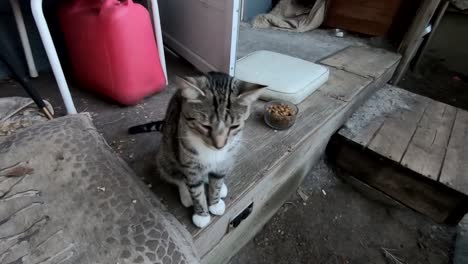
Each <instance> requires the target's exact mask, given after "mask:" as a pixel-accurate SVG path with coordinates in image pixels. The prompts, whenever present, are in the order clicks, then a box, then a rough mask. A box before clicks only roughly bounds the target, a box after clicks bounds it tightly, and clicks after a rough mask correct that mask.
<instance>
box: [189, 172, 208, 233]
mask: <svg viewBox="0 0 468 264" xmlns="http://www.w3.org/2000/svg"><path fill="white" fill-rule="evenodd" d="M186 184H187V189H188V190H189V193H190V196H191V197H192V202H193V215H192V221H193V224H194V225H196V226H197V227H199V228H203V227H206V226H207V225H208V224H209V223H210V221H211V216H210V213H209V212H208V204H207V202H206V195H205V184H204V182H203V179H202V178H201V177H187V179H186Z"/></svg>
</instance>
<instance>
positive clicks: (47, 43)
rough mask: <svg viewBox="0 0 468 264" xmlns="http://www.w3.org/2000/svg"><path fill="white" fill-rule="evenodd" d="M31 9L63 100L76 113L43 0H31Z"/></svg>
mask: <svg viewBox="0 0 468 264" xmlns="http://www.w3.org/2000/svg"><path fill="white" fill-rule="evenodd" d="M31 9H32V14H33V17H34V21H35V22H36V26H37V29H38V30H39V34H40V36H41V39H42V43H43V44H44V48H45V50H46V53H47V57H48V58H49V62H50V65H51V67H52V71H53V72H54V76H55V80H56V81H57V85H58V87H59V90H60V94H61V95H62V99H63V102H64V103H65V107H66V109H67V113H68V114H76V108H75V105H74V104H73V99H72V97H71V94H70V89H69V88H68V84H67V81H66V79H65V75H64V74H63V70H62V66H61V65H60V60H59V58H58V55H57V51H56V50H55V46H54V42H53V40H52V36H51V35H50V31H49V27H48V26H47V21H46V19H45V17H44V12H43V10H42V0H31Z"/></svg>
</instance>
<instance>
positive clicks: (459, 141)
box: [329, 87, 468, 223]
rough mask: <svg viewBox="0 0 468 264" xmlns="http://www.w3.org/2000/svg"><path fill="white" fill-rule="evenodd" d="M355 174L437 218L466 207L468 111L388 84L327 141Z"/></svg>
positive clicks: (457, 214)
mask: <svg viewBox="0 0 468 264" xmlns="http://www.w3.org/2000/svg"><path fill="white" fill-rule="evenodd" d="M329 153H330V157H331V159H332V160H333V161H334V162H336V164H337V166H338V167H340V168H341V169H343V170H345V171H347V172H348V173H350V174H351V175H353V177H356V178H358V179H360V180H361V181H364V182H365V183H367V184H369V185H371V186H373V187H375V188H377V189H378V190H380V191H382V192H384V193H386V194H388V195H390V196H391V197H393V198H395V199H397V200H398V201H400V202H402V203H403V204H405V205H407V206H409V207H411V208H413V209H415V210H417V211H419V212H422V213H424V214H426V215H428V216H430V217H431V218H433V219H434V220H436V221H438V222H449V223H455V222H457V221H458V220H459V219H460V218H461V217H462V216H463V214H464V213H466V212H467V210H468V112H467V111H464V110H462V109H457V108H455V107H453V106H450V105H447V104H443V103H440V102H437V101H434V100H432V99H429V98H426V97H423V96H419V95H416V94H412V93H410V92H407V91H405V90H402V89H399V88H396V87H389V88H386V89H382V90H380V91H378V92H377V93H376V94H375V95H374V96H373V97H372V98H371V99H370V100H369V101H368V102H366V104H365V105H363V106H362V107H361V108H360V109H359V110H358V111H357V112H356V113H355V114H354V115H353V116H352V117H351V119H350V120H348V121H347V123H346V124H345V126H344V128H342V129H341V130H339V131H338V133H337V134H336V135H335V136H334V137H333V140H332V142H331V144H330V146H329Z"/></svg>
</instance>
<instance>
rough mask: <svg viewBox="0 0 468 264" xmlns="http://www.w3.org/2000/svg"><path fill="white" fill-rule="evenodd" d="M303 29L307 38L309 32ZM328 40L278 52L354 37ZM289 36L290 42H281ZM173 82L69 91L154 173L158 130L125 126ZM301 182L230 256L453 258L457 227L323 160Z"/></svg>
mask: <svg viewBox="0 0 468 264" xmlns="http://www.w3.org/2000/svg"><path fill="white" fill-rule="evenodd" d="M250 33H252V32H250V31H249V33H248V34H250ZM322 33H323V32H322ZM325 33H326V32H325ZM252 34H253V33H252ZM281 34H283V33H281ZM288 34H290V33H288ZM241 36H242V35H241ZM303 37H304V41H305V42H307V41H310V40H311V39H308V38H307V37H306V36H303ZM328 37H329V36H328ZM328 37H327V36H325V37H324V41H323V43H325V42H326V41H325V39H326V38H328ZM312 39H313V38H312ZM319 40H320V38H319ZM331 40H333V41H332V42H333V43H329V44H327V45H329V46H326V45H325V46H324V49H322V52H320V53H314V54H312V53H310V52H311V51H308V50H302V51H300V52H299V50H297V49H296V48H294V47H292V46H289V47H290V48H289V49H287V50H285V52H283V53H286V54H288V53H289V54H290V55H295V56H298V57H302V58H304V59H310V60H313V61H315V60H317V59H319V57H325V56H328V55H329V54H331V53H333V52H334V51H337V50H339V49H341V48H344V47H346V46H347V45H351V44H352V43H353V42H349V43H344V44H343V42H340V41H341V40H339V41H338V40H337V41H335V39H331ZM241 41H242V39H241ZM319 42H320V41H319ZM334 42H336V43H334ZM248 43H250V44H248ZM248 43H244V44H245V45H244V46H243V45H242V44H240V46H239V48H240V49H241V50H239V54H238V55H242V54H243V53H244V54H246V53H249V52H250V51H253V50H255V49H261V48H264V47H265V46H262V45H264V44H261V42H255V41H254V42H248ZM252 43H253V44H252ZM255 43H257V44H255ZM287 43H293V42H292V41H288V42H284V45H286V44H287ZM249 45H250V46H249ZM257 45H258V46H257ZM287 45H289V44H287ZM287 45H286V46H283V48H284V47H288V46H287ZM291 45H292V44H291ZM311 45H312V44H311ZM314 45H315V44H314ZM317 45H322V44H317ZM277 51H282V50H277ZM296 52H299V53H296ZM328 53H329V54H328ZM327 54H328V55H327ZM168 65H169V72H170V74H171V76H173V74H174V73H177V74H182V75H183V74H187V73H191V72H193V69H192V68H191V67H190V66H189V65H188V64H187V63H185V62H183V61H181V60H178V59H177V58H175V57H172V56H168ZM33 82H34V84H35V85H36V87H37V88H38V90H39V91H40V92H41V94H42V95H43V96H44V97H45V98H46V99H48V100H49V101H50V102H51V103H52V104H53V105H54V107H55V109H56V111H57V113H58V115H61V114H63V113H64V108H63V105H62V103H61V100H60V96H59V93H58V89H57V87H56V85H55V82H54V80H53V77H52V76H51V75H50V74H47V73H46V74H41V77H40V78H38V79H37V80H34V81H33ZM174 89H175V88H174V87H173V86H172V85H170V86H169V87H168V89H167V90H166V91H165V92H163V93H161V94H159V95H155V96H152V97H150V98H148V99H145V100H144V101H143V102H142V103H140V104H138V105H137V106H133V107H120V106H117V105H115V104H113V103H110V102H107V101H105V100H102V99H99V98H98V97H96V96H94V95H93V94H91V93H89V92H86V91H82V90H80V89H76V88H72V94H73V96H74V98H75V103H76V105H77V108H78V111H80V112H81V111H88V112H91V113H92V114H93V117H94V122H95V125H96V127H97V128H98V130H99V132H100V133H102V134H103V136H104V137H105V138H106V140H107V141H108V142H109V144H110V145H111V146H112V147H113V148H114V149H115V151H116V152H117V153H118V154H119V155H121V157H122V158H123V159H124V160H125V161H126V162H128V163H129V164H130V166H131V167H132V168H133V169H134V170H135V171H136V173H137V174H138V175H140V176H141V178H143V179H144V178H148V177H151V175H152V169H153V159H154V154H155V153H156V148H157V146H158V144H159V139H160V135H159V134H157V133H153V134H143V135H135V136H129V135H127V133H126V131H127V128H128V127H129V126H132V125H135V124H139V123H144V122H147V121H150V120H158V119H161V118H163V116H164V112H165V107H166V103H167V101H168V99H169V98H170V96H171V94H172V92H173V91H174ZM14 95H23V96H24V95H25V94H24V92H23V91H22V90H21V89H19V88H18V87H15V85H14V83H12V82H9V81H4V82H1V83H0V97H2V96H14ZM300 190H301V191H300V193H301V195H295V196H294V197H291V198H290V200H289V201H288V202H287V203H286V204H285V205H284V206H283V207H282V208H281V209H280V210H279V211H278V213H277V214H276V215H275V216H274V218H273V219H272V220H271V221H270V222H269V223H268V224H267V225H266V226H265V228H264V230H263V231H262V232H261V233H259V234H258V235H257V236H256V237H255V239H254V240H253V241H251V242H250V243H249V244H248V245H247V246H246V247H245V248H244V249H242V250H241V251H240V252H239V253H238V254H237V255H236V256H235V257H234V258H233V259H232V263H233V264H237V263H239V264H240V263H243V264H249V263H255V264H262V263H359V264H362V263H397V262H392V260H390V258H391V257H392V256H394V257H396V258H399V259H400V260H401V261H402V263H434V264H436V263H450V259H451V256H452V251H453V241H454V234H455V228H453V227H447V226H443V225H438V224H435V223H433V222H431V221H430V220H428V219H427V218H425V217H423V216H421V215H419V214H417V213H415V212H413V211H411V210H409V209H407V208H403V207H400V206H398V205H396V204H394V203H393V202H392V201H389V200H386V199H383V198H381V197H379V196H378V195H377V194H375V193H374V192H372V191H369V190H366V189H365V188H364V189H362V188H361V189H356V188H355V187H352V185H350V184H348V183H344V182H343V181H341V180H340V179H339V178H338V177H337V174H336V173H335V172H334V171H333V170H332V169H331V168H329V167H328V166H327V165H326V164H325V163H324V162H321V163H319V164H318V165H317V166H316V168H315V170H314V172H313V173H312V174H311V175H309V176H308V177H307V178H306V180H305V181H304V183H303V184H302V185H301V187H300ZM385 250H386V251H385Z"/></svg>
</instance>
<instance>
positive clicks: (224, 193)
mask: <svg viewBox="0 0 468 264" xmlns="http://www.w3.org/2000/svg"><path fill="white" fill-rule="evenodd" d="M227 194H228V189H227V186H226V184H224V183H223V186H221V190H220V191H219V196H220V197H221V198H226V196H227Z"/></svg>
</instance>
